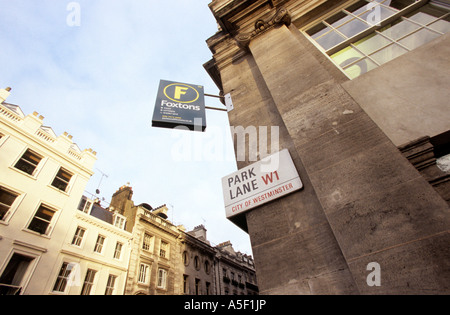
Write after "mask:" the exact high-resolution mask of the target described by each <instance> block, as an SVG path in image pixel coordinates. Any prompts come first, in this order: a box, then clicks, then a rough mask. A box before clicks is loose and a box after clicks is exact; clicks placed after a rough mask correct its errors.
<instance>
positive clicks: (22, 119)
mask: <svg viewBox="0 0 450 315" xmlns="http://www.w3.org/2000/svg"><path fill="white" fill-rule="evenodd" d="M9 94H10V89H9V88H8V89H1V90H0V101H1V104H0V170H1V171H0V295H19V294H20V295H122V294H127V295H141V294H145V295H183V294H190V295H191V294H192V295H214V294H223V293H221V292H222V291H221V290H220V289H218V282H216V280H217V277H216V274H215V272H216V269H217V268H216V266H217V264H218V262H219V263H220V261H221V260H222V259H220V258H218V256H217V254H218V253H219V252H220V250H218V249H217V248H215V247H214V246H212V245H211V244H210V243H209V241H208V240H207V236H206V228H205V227H204V226H203V225H200V226H198V227H196V228H195V229H194V230H192V231H189V232H186V231H185V228H184V227H183V226H175V225H173V224H172V223H171V222H170V221H169V220H167V218H168V217H167V212H168V209H167V207H166V206H165V205H163V206H161V207H158V208H152V207H151V206H150V205H148V204H146V203H142V204H139V205H135V204H134V202H133V200H132V196H133V191H132V188H131V187H129V186H127V185H126V186H122V187H121V188H120V189H119V190H118V191H117V192H116V193H115V194H114V195H113V196H112V199H111V203H110V206H109V207H107V208H104V207H102V206H101V205H100V201H99V200H98V199H96V200H92V199H89V198H87V197H86V196H84V195H83V192H84V189H85V187H86V184H87V182H88V180H89V178H90V176H91V175H92V174H93V172H92V169H93V166H94V163H95V161H96V152H94V151H92V149H88V150H84V151H81V150H80V149H79V148H78V146H77V145H76V144H74V143H73V141H72V136H71V135H69V134H67V133H64V134H63V135H61V136H59V137H57V136H56V135H55V133H54V132H53V130H52V129H51V128H50V127H46V126H43V117H42V116H39V114H38V113H33V114H32V115H28V116H25V114H24V113H23V112H22V110H21V108H20V107H19V106H17V105H13V104H9V103H6V102H5V100H6V98H7V97H8V96H9ZM234 254H236V253H234ZM238 254H239V255H241V254H240V253H237V254H236V255H238ZM230 257H231V256H230ZM245 257H248V256H245ZM229 259H231V258H229ZM222 264H223V263H222ZM234 268H235V269H236V270H237V272H238V270H239V264H236V263H235V267H234ZM247 269H248V268H246V269H245V270H246V271H243V270H242V271H239V274H242V275H244V274H245V273H246V272H247ZM253 273H254V270H253ZM241 293H244V292H241Z"/></svg>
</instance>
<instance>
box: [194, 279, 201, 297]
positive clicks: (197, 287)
mask: <svg viewBox="0 0 450 315" xmlns="http://www.w3.org/2000/svg"><path fill="white" fill-rule="evenodd" d="M200 293H201V283H200V279H197V278H195V295H200Z"/></svg>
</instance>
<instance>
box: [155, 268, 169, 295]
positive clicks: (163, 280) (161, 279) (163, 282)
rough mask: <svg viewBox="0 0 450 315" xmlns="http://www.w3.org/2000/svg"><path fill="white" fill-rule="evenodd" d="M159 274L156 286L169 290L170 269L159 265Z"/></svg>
mask: <svg viewBox="0 0 450 315" xmlns="http://www.w3.org/2000/svg"><path fill="white" fill-rule="evenodd" d="M157 275H158V276H157V279H156V280H157V281H156V288H157V289H160V290H167V278H168V277H167V276H168V275H169V271H168V270H167V269H165V268H162V267H159V268H158V274H157Z"/></svg>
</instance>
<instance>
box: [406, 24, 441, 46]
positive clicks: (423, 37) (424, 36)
mask: <svg viewBox="0 0 450 315" xmlns="http://www.w3.org/2000/svg"><path fill="white" fill-rule="evenodd" d="M439 36H440V35H439V34H437V33H435V32H432V31H430V30H427V29H421V30H420V31H418V32H416V33H414V34H411V35H410V36H408V37H406V38H404V39H402V40H401V41H399V43H400V44H402V45H404V46H406V47H407V48H408V49H411V50H412V49H414V48H417V47H419V46H422V45H424V44H426V43H428V42H429V41H432V40H433V39H435V38H437V37H439Z"/></svg>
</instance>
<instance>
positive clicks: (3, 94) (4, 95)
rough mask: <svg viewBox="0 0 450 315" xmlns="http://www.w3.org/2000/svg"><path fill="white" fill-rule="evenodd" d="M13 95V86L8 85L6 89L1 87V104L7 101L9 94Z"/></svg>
mask: <svg viewBox="0 0 450 315" xmlns="http://www.w3.org/2000/svg"><path fill="white" fill-rule="evenodd" d="M10 95H11V88H10V87H7V88H6V89H0V104H1V103H3V102H4V101H6V99H7V98H8V96H10Z"/></svg>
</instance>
